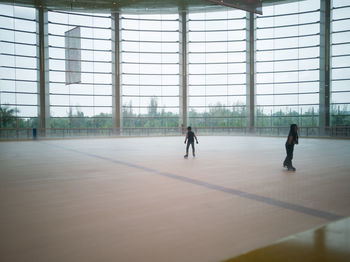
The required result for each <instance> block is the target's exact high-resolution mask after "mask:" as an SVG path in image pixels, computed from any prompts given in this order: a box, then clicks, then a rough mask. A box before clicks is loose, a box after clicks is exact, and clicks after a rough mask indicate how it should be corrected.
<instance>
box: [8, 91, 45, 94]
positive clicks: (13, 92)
mask: <svg viewBox="0 0 350 262" xmlns="http://www.w3.org/2000/svg"><path fill="white" fill-rule="evenodd" d="M1 93H3V94H4V93H5V94H23V95H38V94H39V93H38V92H35V93H31V92H18V91H1Z"/></svg>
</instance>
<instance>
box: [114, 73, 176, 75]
mask: <svg viewBox="0 0 350 262" xmlns="http://www.w3.org/2000/svg"><path fill="white" fill-rule="evenodd" d="M121 74H122V75H131V76H133V75H135V76H138V75H140V76H180V74H169V73H168V74H165V73H159V74H154V73H152V74H151V73H121Z"/></svg>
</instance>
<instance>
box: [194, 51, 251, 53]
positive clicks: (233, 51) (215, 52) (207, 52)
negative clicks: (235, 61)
mask: <svg viewBox="0 0 350 262" xmlns="http://www.w3.org/2000/svg"><path fill="white" fill-rule="evenodd" d="M188 53H189V54H235V53H247V51H217V52H188Z"/></svg>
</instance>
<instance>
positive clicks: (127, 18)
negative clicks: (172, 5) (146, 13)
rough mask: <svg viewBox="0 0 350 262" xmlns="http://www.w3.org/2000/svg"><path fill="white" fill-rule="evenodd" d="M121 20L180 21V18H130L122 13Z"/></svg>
mask: <svg viewBox="0 0 350 262" xmlns="http://www.w3.org/2000/svg"><path fill="white" fill-rule="evenodd" d="M121 20H131V21H154V22H179V21H180V20H179V19H174V20H169V19H154V18H152V19H147V18H130V17H124V16H123V15H122V17H121Z"/></svg>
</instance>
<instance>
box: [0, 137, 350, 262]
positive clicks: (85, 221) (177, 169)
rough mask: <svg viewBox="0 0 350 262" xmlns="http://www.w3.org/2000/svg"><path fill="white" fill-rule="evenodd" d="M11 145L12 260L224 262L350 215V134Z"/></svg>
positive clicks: (6, 204) (7, 214)
mask: <svg viewBox="0 0 350 262" xmlns="http://www.w3.org/2000/svg"><path fill="white" fill-rule="evenodd" d="M198 138H199V144H198V145H196V157H195V158H193V157H192V156H191V153H190V156H189V158H188V159H184V157H183V155H184V153H185V144H184V143H183V141H184V138H183V137H146V138H106V139H76V140H45V141H29V142H2V143H0V232H1V234H0V260H1V261H12V262H16V261H20V262H23V261H36V262H38V261H45V262H47V261H50V262H54V261H57V262H58V261H59V262H62V261H65V262H70V261H72V262H73V261H74V262H76V261H86V262H88V261H113V262H115V261H152V262H154V261H162V262H163V261H191V262H195V261H222V260H225V259H228V258H231V257H234V256H236V255H239V254H241V253H244V252H247V251H249V250H253V249H256V248H259V247H262V246H265V245H268V244H270V243H271V242H274V241H277V240H278V239H280V238H282V237H286V236H289V235H292V234H295V233H298V232H301V231H305V230H308V229H310V228H313V227H315V226H319V225H322V224H326V223H328V222H330V221H336V220H338V219H341V218H343V217H348V216H350V190H349V189H350V140H335V139H334V140H331V139H306V138H301V139H300V144H299V145H296V146H295V150H294V160H293V164H294V166H295V167H296V168H297V171H296V172H291V171H286V170H285V169H283V168H282V162H283V160H284V157H285V148H284V143H285V140H286V138H274V137H241V136H217V137H215V136H203V137H198Z"/></svg>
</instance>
